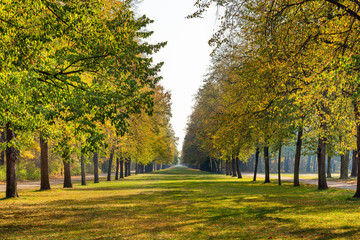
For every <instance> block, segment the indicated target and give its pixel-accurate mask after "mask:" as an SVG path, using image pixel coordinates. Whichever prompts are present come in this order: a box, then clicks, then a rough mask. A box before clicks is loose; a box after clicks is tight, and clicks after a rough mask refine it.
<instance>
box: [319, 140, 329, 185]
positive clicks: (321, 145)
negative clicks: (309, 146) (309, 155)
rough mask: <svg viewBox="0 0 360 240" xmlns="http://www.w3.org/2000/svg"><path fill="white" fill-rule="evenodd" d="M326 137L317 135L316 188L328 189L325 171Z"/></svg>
mask: <svg viewBox="0 0 360 240" xmlns="http://www.w3.org/2000/svg"><path fill="white" fill-rule="evenodd" d="M325 155H326V139H325V138H324V137H319V142H318V150H317V158H318V189H319V190H326V189H328V186H327V182H326V171H325Z"/></svg>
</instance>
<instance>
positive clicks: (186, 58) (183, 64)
mask: <svg viewBox="0 0 360 240" xmlns="http://www.w3.org/2000/svg"><path fill="white" fill-rule="evenodd" d="M195 2H196V0H143V2H142V3H141V4H140V6H139V9H138V12H139V14H146V15H147V17H149V18H150V19H152V20H154V21H155V22H154V23H153V24H151V25H150V26H149V27H147V29H149V30H152V31H154V34H153V36H152V37H151V40H150V42H151V43H154V42H164V41H167V42H168V44H167V46H166V47H165V48H164V49H162V50H161V51H160V52H159V53H157V54H156V55H155V56H154V60H155V62H161V61H163V62H164V66H163V68H162V71H161V73H160V75H161V76H163V80H162V82H161V84H162V85H163V86H164V87H165V88H166V89H167V90H169V91H170V92H171V94H172V114H173V117H172V119H171V123H172V125H173V128H174V130H175V133H176V136H177V137H178V138H179V145H178V149H179V150H180V151H181V148H182V143H183V139H184V137H185V128H186V123H187V119H188V116H189V115H190V114H191V112H192V106H193V104H194V101H193V100H194V95H195V94H196V92H197V90H198V89H199V87H200V86H201V85H202V81H203V79H204V75H205V74H206V73H207V67H208V66H209V64H210V53H211V47H210V46H209V45H208V40H209V39H210V38H211V36H212V35H213V33H214V32H215V30H214V29H215V26H216V9H215V8H213V9H211V10H210V11H208V12H207V13H206V14H205V15H204V18H202V19H186V16H187V15H189V14H192V13H193V12H195V10H196V8H195V7H194V3H195Z"/></svg>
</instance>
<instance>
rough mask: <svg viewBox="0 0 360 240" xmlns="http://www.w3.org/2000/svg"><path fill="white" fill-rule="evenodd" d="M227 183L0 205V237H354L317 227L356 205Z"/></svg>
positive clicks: (193, 175) (183, 178)
mask: <svg viewBox="0 0 360 240" xmlns="http://www.w3.org/2000/svg"><path fill="white" fill-rule="evenodd" d="M213 176H215V177H213ZM215 179H218V180H219V181H217V182H216V181H214V180H215ZM228 179H229V180H228ZM228 179H227V178H224V177H221V178H220V177H219V176H218V177H216V175H213V174H204V173H203V172H198V171H193V170H187V169H176V168H175V169H170V170H167V171H160V172H156V173H153V174H148V175H141V176H137V177H136V178H129V179H127V180H126V181H116V182H111V183H106V186H101V187H98V186H97V185H95V184H91V185H88V186H86V187H84V188H75V189H67V190H65V191H63V190H61V191H58V193H59V194H63V195H64V199H59V197H57V198H54V199H53V198H51V199H47V200H46V201H45V200H44V201H39V200H38V201H29V202H23V203H21V204H18V205H16V204H14V205H11V208H9V207H7V206H0V214H1V215H0V223H1V225H0V227H1V229H0V233H1V236H2V237H4V238H14V239H15V238H16V239H21V238H23V239H26V238H39V239H46V238H48V239H51V238H58V237H59V236H61V237H62V238H68V239H84V238H89V239H91V238H117V237H118V238H125V239H126V238H128V239H158V238H164V239H211V238H214V239H226V238H232V239H239V238H240V239H255V238H258V239H264V238H265V239H267V238H269V237H273V238H282V237H290V238H308V239H336V238H353V237H354V238H355V237H358V235H359V229H358V227H356V226H351V225H348V223H346V224H343V223H342V225H339V227H337V228H335V227H331V228H328V227H327V226H325V225H323V224H322V223H323V222H324V221H323V217H324V216H325V215H326V214H328V213H331V212H346V210H348V209H349V208H351V207H352V208H354V209H355V207H356V206H357V202H350V201H346V200H345V198H344V197H343V195H339V194H337V193H338V192H337V191H333V192H330V193H329V194H328V195H326V194H325V193H323V192H318V191H317V190H316V189H314V188H311V187H300V188H294V187H292V186H291V184H288V185H286V184H285V185H284V186H282V187H278V186H276V183H272V184H268V185H264V184H262V183H260V182H258V183H253V182H252V181H250V180H249V181H244V180H241V181H237V179H235V180H234V179H231V178H228ZM230 179H231V180H230ZM143 183H145V184H146V185H144V184H143ZM104 184H105V183H104ZM109 184H110V185H109ZM34 194H35V193H34ZM43 194H47V193H43ZM48 194H51V192H48ZM297 215H298V216H299V217H296V216H297ZM309 216H313V218H308V217H309ZM314 219H316V223H314V222H313V220H314ZM334 221H336V219H334ZM304 222H305V223H304Z"/></svg>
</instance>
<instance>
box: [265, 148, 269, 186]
mask: <svg viewBox="0 0 360 240" xmlns="http://www.w3.org/2000/svg"><path fill="white" fill-rule="evenodd" d="M264 161H265V182H264V183H269V182H270V156H269V147H268V146H266V147H264Z"/></svg>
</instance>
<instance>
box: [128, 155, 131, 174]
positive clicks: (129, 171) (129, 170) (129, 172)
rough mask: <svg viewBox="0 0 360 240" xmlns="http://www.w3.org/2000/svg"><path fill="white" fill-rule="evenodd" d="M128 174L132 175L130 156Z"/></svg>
mask: <svg viewBox="0 0 360 240" xmlns="http://www.w3.org/2000/svg"><path fill="white" fill-rule="evenodd" d="M128 176H131V158H129V166H128Z"/></svg>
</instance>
